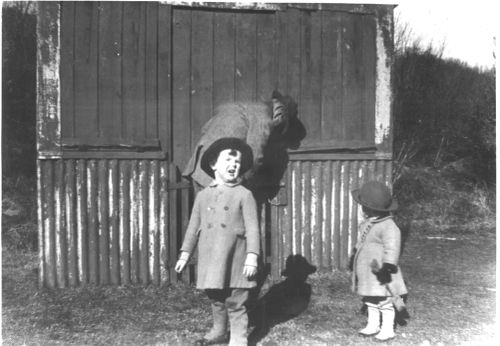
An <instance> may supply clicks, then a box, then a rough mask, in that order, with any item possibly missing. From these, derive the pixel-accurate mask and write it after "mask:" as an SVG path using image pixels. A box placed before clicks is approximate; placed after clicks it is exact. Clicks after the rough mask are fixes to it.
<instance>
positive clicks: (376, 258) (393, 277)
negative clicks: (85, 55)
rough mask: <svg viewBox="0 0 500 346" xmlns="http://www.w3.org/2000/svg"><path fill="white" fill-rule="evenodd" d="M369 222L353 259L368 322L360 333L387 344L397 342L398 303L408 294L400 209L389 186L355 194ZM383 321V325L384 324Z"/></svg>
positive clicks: (375, 185) (371, 184)
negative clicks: (397, 218)
mask: <svg viewBox="0 0 500 346" xmlns="http://www.w3.org/2000/svg"><path fill="white" fill-rule="evenodd" d="M352 197H353V198H354V200H355V201H356V202H358V203H359V204H361V206H362V210H363V213H364V216H365V220H364V221H363V222H362V223H361V224H360V225H359V232H358V242H357V244H356V247H355V249H354V251H353V252H354V253H353V254H352V255H351V261H350V262H351V263H350V269H351V270H352V289H353V291H354V292H355V293H357V294H359V295H361V296H363V298H362V301H363V303H364V304H365V305H366V306H367V311H368V322H367V325H366V327H365V328H363V329H361V330H360V331H359V333H360V334H361V335H363V336H375V338H376V339H378V340H381V341H385V340H389V339H392V338H394V336H395V333H394V320H395V313H396V311H395V309H394V302H395V301H396V299H400V297H401V295H405V294H407V289H406V286H405V283H404V280H403V275H402V273H401V269H400V268H399V266H398V261H399V255H400V251H401V232H400V230H399V228H398V226H397V225H396V223H395V222H394V220H393V218H392V215H391V212H392V211H395V210H396V209H397V207H398V204H397V202H396V201H395V200H394V199H393V198H392V196H391V193H390V191H389V189H388V188H387V186H386V185H384V184H382V183H380V182H376V181H370V182H367V183H366V184H364V185H363V186H362V187H361V188H360V189H357V190H354V191H352ZM380 317H382V323H380Z"/></svg>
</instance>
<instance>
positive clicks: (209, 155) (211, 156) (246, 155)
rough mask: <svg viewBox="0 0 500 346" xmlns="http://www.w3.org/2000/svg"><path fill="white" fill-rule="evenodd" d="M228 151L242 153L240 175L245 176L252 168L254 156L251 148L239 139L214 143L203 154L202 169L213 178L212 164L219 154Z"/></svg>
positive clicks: (233, 138)
mask: <svg viewBox="0 0 500 346" xmlns="http://www.w3.org/2000/svg"><path fill="white" fill-rule="evenodd" d="M226 149H234V150H238V151H239V152H240V153H241V166H240V175H243V173H245V172H246V171H248V170H249V169H250V168H252V164H253V154H252V149H251V148H250V146H249V145H248V144H246V143H245V141H243V140H241V139H239V138H235V137H224V138H220V139H218V140H216V141H215V142H213V143H212V144H211V145H210V146H209V147H208V148H207V150H206V151H205V152H204V153H203V156H202V157H201V162H200V167H201V169H203V171H205V173H207V174H208V175H209V176H211V177H212V178H213V177H214V171H213V169H212V167H210V163H213V162H214V161H216V160H217V157H218V156H219V153H220V152H221V151H222V150H226Z"/></svg>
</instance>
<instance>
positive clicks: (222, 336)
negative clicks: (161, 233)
mask: <svg viewBox="0 0 500 346" xmlns="http://www.w3.org/2000/svg"><path fill="white" fill-rule="evenodd" d="M252 164H253V160H252V149H251V148H250V147H249V146H248V145H247V144H246V143H245V142H244V141H242V140H241V139H238V138H221V139H219V140H217V141H215V142H214V143H213V144H212V145H210V146H209V147H208V149H207V150H206V151H205V153H204V154H203V156H202V158H201V168H202V169H203V170H204V171H205V172H206V173H207V174H208V175H209V176H211V177H212V178H213V180H212V182H211V183H210V184H209V185H208V186H207V187H206V188H204V189H203V190H201V191H200V192H199V193H198V194H197V196H196V199H195V202H194V206H193V211H192V213H191V218H190V221H189V225H188V228H187V230H186V235H185V238H184V242H183V244H182V247H181V254H180V257H179V260H178V261H177V263H176V265H175V270H176V271H177V272H179V273H180V272H182V270H184V268H185V267H186V264H187V262H188V260H189V258H190V257H191V255H192V254H193V252H194V249H195V247H196V246H198V274H197V282H196V286H197V288H198V289H203V290H205V292H206V293H207V295H208V297H209V299H210V301H211V305H212V314H213V328H212V329H211V330H210V331H209V332H208V333H207V334H206V335H205V336H204V337H203V338H202V339H200V340H198V341H197V342H196V344H197V345H210V344H217V343H224V342H227V339H228V334H227V324H228V322H229V325H230V340H229V345H238V346H239V345H247V337H248V335H247V334H248V332H247V328H248V315H247V310H246V307H245V303H246V301H247V300H248V296H249V290H250V289H251V288H253V287H255V286H256V285H257V284H256V281H255V275H256V273H257V258H258V255H259V253H260V230H259V222H258V218H257V205H256V202H255V199H254V197H253V195H252V193H251V192H250V191H249V190H248V189H246V188H245V187H243V186H242V185H241V175H242V174H243V173H244V172H246V171H247V170H249V169H250V168H251V167H252Z"/></svg>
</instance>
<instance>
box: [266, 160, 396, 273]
mask: <svg viewBox="0 0 500 346" xmlns="http://www.w3.org/2000/svg"><path fill="white" fill-rule="evenodd" d="M288 167H289V169H288V171H287V173H286V174H287V176H286V181H287V187H286V196H281V197H280V203H279V205H275V206H271V220H272V221H271V224H270V226H269V227H270V229H269V230H268V231H269V232H270V234H271V237H272V245H271V252H272V264H273V265H272V273H273V277H275V278H279V276H280V272H281V270H282V269H283V267H284V264H285V260H286V258H287V257H288V256H289V255H290V254H302V255H303V256H304V257H305V258H306V259H308V260H309V261H310V262H311V263H312V264H314V265H316V266H318V268H320V269H328V270H331V269H339V268H345V267H346V265H347V260H348V253H349V252H350V250H351V249H352V247H353V246H354V245H355V243H356V241H357V227H358V217H359V216H360V214H359V213H360V210H359V208H358V206H357V204H356V203H355V202H354V200H353V199H352V197H351V195H350V191H351V190H353V189H356V188H358V187H359V186H360V185H361V184H363V183H364V182H365V181H368V180H373V179H377V180H379V181H383V182H386V183H388V184H390V182H391V168H392V163H391V161H387V160H339V161H337V160H335V161H334V160H324V161H306V160H301V161H291V162H290V163H289V166H288Z"/></svg>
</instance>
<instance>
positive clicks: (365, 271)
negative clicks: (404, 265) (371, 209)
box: [352, 216, 408, 297]
mask: <svg viewBox="0 0 500 346" xmlns="http://www.w3.org/2000/svg"><path fill="white" fill-rule="evenodd" d="M358 236H359V240H358V243H357V244H356V249H357V251H356V254H355V256H354V263H353V272H352V284H353V285H352V289H353V291H354V292H356V293H358V294H359V295H362V296H380V297H387V296H391V293H390V292H389V291H388V290H387V288H386V287H385V285H382V284H380V282H379V281H378V280H377V277H376V276H375V274H373V272H372V271H373V269H374V265H376V266H378V267H379V268H380V267H382V265H383V263H390V264H394V265H395V266H397V268H398V271H397V272H396V273H394V274H391V279H392V281H391V282H390V283H389V284H388V286H389V288H390V290H391V292H392V294H393V295H396V296H397V295H402V294H406V293H408V291H407V289H406V285H405V283H404V281H403V275H402V274H401V268H399V266H398V261H399V255H400V251H401V231H400V230H399V228H398V226H397V225H396V223H395V222H394V221H393V220H392V217H390V216H388V217H385V218H382V219H376V218H371V219H367V220H365V221H364V222H363V223H361V224H360V226H359V234H358Z"/></svg>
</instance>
